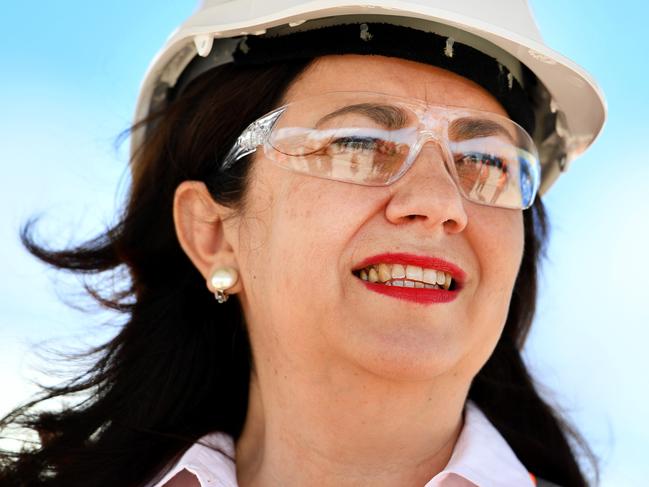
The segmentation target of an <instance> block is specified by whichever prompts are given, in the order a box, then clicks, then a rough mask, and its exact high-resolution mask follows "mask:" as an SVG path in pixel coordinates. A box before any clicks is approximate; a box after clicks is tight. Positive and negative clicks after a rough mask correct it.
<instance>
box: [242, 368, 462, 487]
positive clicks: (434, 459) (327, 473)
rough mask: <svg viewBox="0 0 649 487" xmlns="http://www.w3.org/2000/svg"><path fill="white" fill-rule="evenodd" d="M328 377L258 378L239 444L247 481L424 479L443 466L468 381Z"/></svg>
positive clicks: (322, 483) (311, 482) (389, 481)
mask: <svg viewBox="0 0 649 487" xmlns="http://www.w3.org/2000/svg"><path fill="white" fill-rule="evenodd" d="M327 375H328V376H327V377H326V378H325V379H324V380H323V379H322V378H321V379H319V380H314V379H313V377H314V376H313V375H309V374H300V373H294V372H293V373H291V374H281V373H278V374H273V375H272V377H263V376H262V377H253V380H252V384H251V389H250V403H249V408H248V415H247V418H246V424H245V428H244V431H243V433H242V435H241V437H240V439H239V441H238V442H237V447H236V456H237V477H238V479H239V485H240V486H242V487H251V486H267V485H314V486H315V485H318V486H327V485H335V486H346V485H376V486H381V485H391V486H393V485H424V484H425V483H426V482H427V481H429V480H430V479H431V478H432V477H434V476H435V475H436V474H437V473H438V472H440V471H441V470H442V469H443V468H444V467H445V466H446V464H447V463H448V461H449V459H450V457H451V454H452V452H453V448H454V446H455V443H456V441H457V438H458V436H459V434H460V431H461V429H462V424H463V416H462V412H463V407H464V403H465V400H466V397H467V393H468V386H469V384H470V380H461V379H460V378H458V377H457V376H456V375H454V376H453V377H446V376H444V377H438V378H436V380H435V381H434V382H423V381H419V382H396V381H390V380H386V379H385V378H379V377H377V376H375V375H372V374H369V373H363V372H360V371H358V370H355V371H353V373H352V371H341V370H338V371H337V372H336V373H329V374H327ZM266 384H267V385H266Z"/></svg>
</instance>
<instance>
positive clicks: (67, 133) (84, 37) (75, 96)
mask: <svg viewBox="0 0 649 487" xmlns="http://www.w3.org/2000/svg"><path fill="white" fill-rule="evenodd" d="M531 3H532V6H533V8H534V11H535V13H536V17H537V20H538V23H539V25H540V27H541V31H542V32H543V34H544V37H545V39H546V41H547V43H548V44H549V45H550V46H551V47H553V48H555V49H557V50H559V51H560V52H562V53H563V54H565V55H566V56H568V57H569V58H571V59H573V60H575V61H576V62H577V63H579V64H581V65H582V66H583V67H584V68H585V69H586V70H588V71H589V72H590V73H592V74H593V75H594V77H595V78H596V79H597V80H598V82H599V83H600V85H601V86H602V88H603V90H604V92H605V94H606V96H607V100H608V105H609V119H608V122H607V125H606V127H605V129H604V132H603V134H602V135H601V137H600V138H599V140H598V141H597V142H596V143H595V145H594V146H593V147H592V149H591V150H590V151H589V152H588V153H587V154H586V155H584V156H583V157H582V158H580V159H578V160H577V161H575V163H574V164H573V165H572V167H571V169H570V171H569V173H567V174H566V175H564V176H563V177H561V178H560V179H559V181H558V182H557V183H556V184H555V186H554V187H553V188H552V190H551V191H550V192H549V193H548V194H547V195H546V197H544V200H545V203H546V205H547V208H548V211H549V214H550V219H551V222H552V229H553V230H552V236H551V243H550V248H549V258H548V260H547V262H546V264H545V266H544V269H543V280H542V286H541V288H542V289H541V296H540V303H539V312H538V315H537V319H536V321H535V324H534V326H533V328H532V332H531V336H530V339H529V342H528V344H527V346H526V350H525V357H526V360H527V362H528V363H529V364H530V366H531V368H532V370H533V371H534V373H535V375H536V377H537V379H538V381H539V382H540V383H541V384H543V385H544V387H545V388H546V389H547V391H548V393H547V394H548V397H551V398H552V401H553V403H555V404H557V405H559V406H560V407H561V409H562V410H563V411H565V413H566V414H567V415H568V417H569V418H570V419H572V420H573V421H574V423H575V424H576V425H577V426H578V428H579V429H580V431H581V432H582V433H583V434H584V436H585V437H586V438H587V440H588V441H589V442H590V444H591V446H592V447H593V449H594V451H595V453H596V454H597V455H598V456H599V458H600V459H601V466H602V473H603V476H602V485H603V486H606V487H613V486H615V487H619V486H640V485H646V482H647V480H646V479H647V478H648V477H649V467H648V466H647V463H648V462H647V459H646V452H647V445H649V422H648V421H647V419H646V417H647V411H648V410H649V406H648V404H649V387H648V385H649V381H648V380H647V372H648V371H649V359H648V358H647V348H648V347H647V342H648V341H649V331H647V326H648V325H649V306H648V304H649V293H648V292H647V286H646V282H647V277H648V276H649V259H648V258H647V254H648V250H647V249H648V248H649V223H648V221H649V218H648V215H649V191H648V190H647V184H648V181H649V156H647V154H649V150H648V148H647V147H645V146H644V144H645V143H649V122H648V121H647V120H648V117H647V114H648V112H649V100H648V98H649V97H648V95H647V91H648V89H649V83H648V82H647V79H648V78H649V68H648V65H649V63H648V62H647V59H648V56H649V54H648V51H649V42H648V41H647V40H646V38H645V36H646V21H647V19H648V18H649V7H648V6H647V5H648V4H647V2H643V1H640V0H637V1H636V0H622V1H617V2H609V1H607V2H605V1H604V0H588V1H586V0H579V1H565V0H532V1H531ZM194 7H195V2H194V0H176V1H174V2H172V1H169V0H140V1H137V2H132V1H126V0H111V1H110V2H100V3H97V2H87V1H80V0H79V1H73V0H68V1H65V2H36V3H34V2H5V5H3V8H2V11H3V13H2V17H3V22H2V25H3V26H2V29H0V66H1V68H0V72H1V75H0V169H1V172H0V174H1V176H0V178H1V179H0V180H1V181H2V190H1V191H0V242H2V244H1V245H0V270H1V272H2V279H0V384H1V385H2V390H1V393H0V414H4V413H6V412H8V411H9V410H10V409H11V408H12V407H13V406H15V405H16V404H17V403H18V402H19V401H21V400H24V399H26V398H27V397H28V396H29V395H30V394H31V393H33V392H34V390H35V389H34V387H33V386H32V385H31V384H30V382H29V381H30V380H31V379H34V378H39V377H41V378H42V377H43V376H42V375H38V374H37V373H36V372H35V371H34V367H35V366H39V365H43V362H42V361H39V359H38V358H37V356H36V355H34V345H36V344H39V343H40V344H43V343H44V342H45V343H46V344H47V345H48V346H52V347H59V346H66V347H74V348H82V347H81V345H80V344H81V343H87V344H92V343H98V342H99V341H100V340H101V339H102V338H106V337H108V336H110V334H112V333H113V332H114V328H113V329H110V328H106V327H102V326H100V325H99V324H98V323H100V322H102V321H105V320H106V319H107V318H110V315H107V314H87V313H82V312H80V311H76V310H73V309H70V308H69V307H67V306H66V305H65V304H63V303H62V302H61V299H60V298H65V297H66V296H67V299H68V301H72V302H78V300H77V298H76V297H75V295H74V294H72V295H71V294H70V293H74V292H77V293H78V292H79V289H78V286H76V280H75V279H71V278H69V277H66V276H64V275H61V274H57V273H54V272H52V271H50V270H47V269H46V268H44V267H43V266H42V265H40V264H39V263H38V262H36V261H35V260H34V259H33V258H31V257H29V255H28V254H27V253H26V252H25V251H24V250H23V249H22V248H21V246H20V244H19V241H18V238H17V235H18V228H19V226H20V224H21V223H23V222H24V221H25V220H26V219H27V218H28V217H29V216H31V215H34V214H37V213H40V212H44V214H45V217H44V219H43V221H42V224H41V225H40V226H39V230H40V233H39V234H40V235H41V236H42V237H43V239H44V240H45V241H47V242H50V243H51V244H52V246H54V247H58V246H63V245H66V244H69V243H72V242H81V241H83V239H85V238H88V237H90V236H93V235H95V234H96V233H97V232H99V231H100V230H102V229H103V228H105V227H106V226H107V225H108V224H109V223H110V222H111V221H113V217H114V215H115V213H116V210H117V208H118V207H119V206H120V204H121V201H122V199H123V194H124V189H125V188H126V185H127V183H128V173H127V171H126V169H125V167H126V160H127V156H126V152H127V151H126V145H124V146H123V147H122V148H121V149H117V148H116V147H115V140H116V138H117V136H118V134H119V133H120V132H121V131H123V130H124V129H126V128H127V127H128V126H129V123H130V122H131V117H132V113H133V110H134V104H135V100H136V97H137V92H138V87H139V83H140V80H141V79H142V76H143V74H144V71H145V68H146V66H147V65H148V63H149V61H150V60H151V59H152V57H153V55H154V54H155V52H156V51H157V50H158V49H159V48H160V47H161V46H162V44H163V41H164V40H165V38H166V37H167V35H168V34H169V33H170V32H171V30H172V29H173V28H175V27H176V26H177V25H178V24H179V22H180V21H181V20H182V19H184V18H185V17H186V16H187V15H189V13H191V11H192V10H193V9H194Z"/></svg>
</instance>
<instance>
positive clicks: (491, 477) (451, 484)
mask: <svg viewBox="0 0 649 487" xmlns="http://www.w3.org/2000/svg"><path fill="white" fill-rule="evenodd" d="M199 441H201V442H202V443H204V444H207V445H210V446H211V447H212V448H217V449H219V450H221V451H223V452H224V453H226V454H227V455H229V456H230V457H232V458H234V451H235V450H234V442H233V440H232V438H231V437H230V436H228V435H226V434H224V433H210V434H207V435H205V436H203V437H202V438H201V439H200V440H199ZM212 448H209V447H207V446H204V445H201V444H198V443H196V444H194V445H193V446H192V447H191V448H189V449H188V450H187V451H186V452H185V454H184V455H183V456H182V457H181V458H180V460H178V462H177V463H176V464H175V465H174V467H173V468H172V469H171V470H169V472H167V474H166V475H165V476H164V477H163V478H162V479H161V480H160V481H158V482H156V483H154V484H150V487H162V486H164V484H165V483H166V482H168V481H169V480H170V479H171V478H173V477H174V476H175V475H176V474H177V473H179V472H181V471H182V470H183V469H186V470H188V471H189V472H191V473H193V474H194V475H196V477H197V478H198V481H199V482H200V484H201V487H216V486H218V487H237V476H236V467H235V464H234V462H233V461H232V460H230V458H228V457H227V456H226V455H224V454H222V453H220V452H219V451H216V450H213V449H212ZM534 485H535V484H534V482H533V481H532V479H531V477H530V475H529V473H528V472H527V469H526V468H525V466H524V465H523V464H522V463H521V462H520V460H519V459H518V458H517V457H516V454H515V453H514V451H513V450H512V449H511V448H510V447H509V445H508V444H507V442H506V441H505V439H504V438H503V437H502V436H501V435H500V433H499V432H498V430H497V429H496V428H495V427H494V426H493V425H492V424H491V422H489V420H488V419H487V417H486V416H485V415H484V414H483V412H482V411H480V409H479V408H478V407H477V406H476V405H475V404H474V403H473V402H472V401H467V403H466V407H465V417H464V427H463V428H462V431H461V432H460V436H459V437H458V440H457V442H456V444H455V447H454V449H453V454H452V455H451V459H450V460H449V462H448V464H447V465H446V467H445V468H444V470H442V471H441V472H439V473H438V474H437V475H435V477H433V478H432V479H431V480H430V481H429V482H427V483H426V485H425V486H424V487H476V486H477V487H492V486H494V487H495V486H498V487H534Z"/></svg>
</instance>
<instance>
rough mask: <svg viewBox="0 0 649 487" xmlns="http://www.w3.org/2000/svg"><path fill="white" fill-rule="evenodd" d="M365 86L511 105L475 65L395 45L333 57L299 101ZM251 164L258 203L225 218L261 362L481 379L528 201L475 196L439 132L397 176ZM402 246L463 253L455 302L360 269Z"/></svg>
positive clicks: (299, 90)
mask: <svg viewBox="0 0 649 487" xmlns="http://www.w3.org/2000/svg"><path fill="white" fill-rule="evenodd" d="M354 90H358V91H374V92H381V93H388V94H392V95H398V96H402V97H412V98H416V99H419V100H426V101H427V102H429V103H431V104H444V105H455V106H461V107H469V108H474V109H479V110H485V111H490V112H494V113H498V114H502V115H506V113H505V111H504V110H503V108H502V107H501V106H500V105H499V103H498V102H497V101H496V100H495V99H494V98H493V97H492V96H491V95H490V94H488V93H487V92H486V91H485V90H483V89H482V88H481V87H479V86H478V85H476V84H475V83H473V82H471V81H469V80H467V79H465V78H462V77H460V76H458V75H455V74H453V73H450V72H448V71H445V70H442V69H438V68H435V67H432V66H428V65H423V64H419V63H415V62H411V61H405V60H401V59H396V58H388V57H383V56H359V55H345V56H326V57H323V58H320V59H319V60H318V62H316V63H315V64H314V65H312V66H311V67H310V68H309V69H308V70H307V71H306V72H305V73H304V74H303V75H302V76H301V77H300V78H299V79H298V80H296V81H295V82H294V84H293V85H292V86H291V88H290V90H289V92H288V93H287V97H286V101H287V102H290V101H292V100H297V99H303V98H308V97H310V96H315V95H318V94H321V93H324V92H330V91H354ZM251 170H252V173H251V176H252V178H251V186H250V188H249V192H248V193H247V205H248V206H247V207H246V212H245V214H244V215H243V216H242V218H241V219H240V220H230V221H228V222H226V224H225V225H226V226H225V231H226V237H227V238H228V240H229V242H230V243H231V245H232V246H233V249H234V253H235V256H236V259H237V266H238V267H239V269H240V271H241V279H242V281H241V284H242V291H241V293H240V294H239V298H240V299H241V302H242V306H243V309H244V314H245V317H246V321H247V324H248V327H249V331H250V337H251V342H252V347H253V353H254V356H255V362H256V368H257V372H258V373H259V372H260V371H261V370H265V371H273V372H272V373H275V374H277V373H281V371H282V370H293V371H295V370H306V369H309V370H310V373H311V374H313V373H314V370H315V371H316V372H315V373H316V374H318V373H322V374H323V375H322V376H316V377H326V375H327V374H329V373H331V371H332V368H340V367H344V368H347V369H348V370H349V369H351V370H354V369H355V370H357V371H359V370H361V369H362V370H364V371H369V372H371V373H374V374H378V375H381V376H385V377H390V378H393V379H399V380H426V379H432V378H434V377H436V376H438V375H441V374H452V375H453V376H458V375H461V376H464V377H466V378H468V379H469V380H470V379H471V378H472V377H473V376H474V375H475V374H476V373H477V372H478V371H479V369H480V368H481V367H482V365H483V364H484V362H485V361H486V360H487V359H488V357H489V356H490V355H491V353H492V351H493V348H494V347H495V345H496V342H497V341H498V338H499V336H500V334H501V331H502V328H503V326H504V323H505V319H506V316H507V312H508V307H509V302H510V298H511V293H512V289H513V286H514V281H515V279H516V275H517V272H518V269H519V265H520V262H521V258H522V253H523V216H522V212H521V211H519V210H507V209H499V208H494V207H487V206H481V205H478V204H475V203H472V202H469V201H467V200H465V199H463V198H462V196H461V195H460V194H459V193H458V191H457V189H456V187H455V186H454V183H453V181H452V180H451V178H450V176H449V174H448V173H447V170H446V169H445V167H444V165H443V162H442V159H441V158H440V153H439V150H438V148H437V147H436V146H435V144H434V143H433V142H429V143H428V144H426V146H425V147H424V149H423V150H422V151H421V152H420V154H419V156H418V158H417V159H416V160H415V162H414V164H413V166H412V167H411V168H410V169H409V171H408V172H407V173H406V174H405V175H404V176H403V177H402V178H401V179H400V180H398V181H396V182H395V183H393V184H392V185H390V186H384V187H369V186H360V185H355V184H349V183H343V182H338V181H331V180H326V179H321V178H316V177H312V176H308V175H304V174H299V173H295V172H292V171H289V170H286V169H283V168H280V167H278V166H276V165H275V164H274V163H272V162H271V161H269V160H267V159H265V158H264V155H263V153H262V152H261V151H258V152H257V153H256V154H255V159H254V162H253V167H252V169H251ZM395 252H405V253H410V254H415V255H419V256H424V257H437V258H440V259H443V260H445V261H448V262H451V263H452V264H455V265H456V266H458V267H460V268H461V269H462V270H463V271H464V273H465V275H466V277H465V281H464V286H463V289H462V290H461V291H460V292H459V295H458V296H457V298H456V299H454V300H453V301H450V302H443V303H431V304H422V303H416V302H412V301H407V300H402V299H397V298H395V297H392V296H386V295H383V294H380V293H377V292H373V291H371V290H368V289H367V288H366V286H365V285H364V284H363V282H362V281H361V280H360V279H359V278H358V277H356V276H355V275H354V274H352V269H356V268H358V266H359V263H361V262H362V261H363V260H365V259H366V258H368V257H371V256H374V255H377V254H383V253H395ZM268 373H271V372H268Z"/></svg>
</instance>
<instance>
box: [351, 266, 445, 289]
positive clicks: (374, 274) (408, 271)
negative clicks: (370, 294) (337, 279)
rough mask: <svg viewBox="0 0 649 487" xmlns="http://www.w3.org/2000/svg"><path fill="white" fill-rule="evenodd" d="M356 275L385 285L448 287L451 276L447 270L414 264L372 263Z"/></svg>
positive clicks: (430, 287)
mask: <svg viewBox="0 0 649 487" xmlns="http://www.w3.org/2000/svg"><path fill="white" fill-rule="evenodd" d="M357 275H358V276H359V277H360V278H361V279H362V280H364V281H369V282H378V283H381V284H385V285H386V286H398V287H416V288H427V289H446V290H447V291H448V289H449V288H450V287H451V284H452V283H453V278H452V277H451V275H450V274H449V273H448V272H444V271H436V270H434V269H424V268H422V267H418V266H415V265H407V266H405V267H404V266H403V265H401V264H383V263H382V264H373V265H371V266H368V267H365V268H364V269H361V270H360V273H357Z"/></svg>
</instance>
